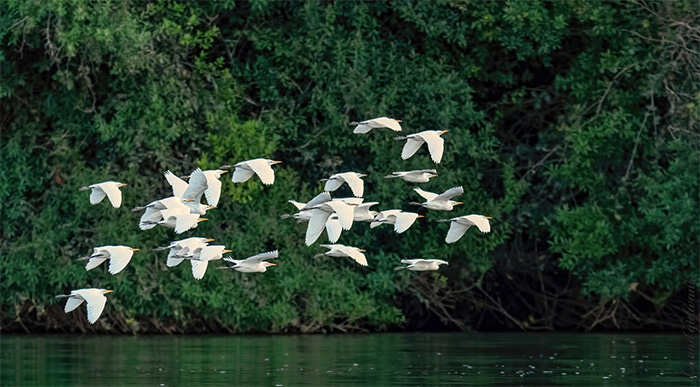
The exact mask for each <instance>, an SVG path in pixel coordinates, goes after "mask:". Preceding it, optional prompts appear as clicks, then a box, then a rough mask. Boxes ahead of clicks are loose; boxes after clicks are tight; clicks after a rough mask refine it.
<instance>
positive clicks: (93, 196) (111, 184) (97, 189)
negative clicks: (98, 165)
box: [80, 181, 126, 208]
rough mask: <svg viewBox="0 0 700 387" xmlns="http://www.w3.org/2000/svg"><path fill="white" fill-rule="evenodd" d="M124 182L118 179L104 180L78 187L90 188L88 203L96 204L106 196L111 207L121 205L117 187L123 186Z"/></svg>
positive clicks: (85, 189) (84, 189)
mask: <svg viewBox="0 0 700 387" xmlns="http://www.w3.org/2000/svg"><path fill="white" fill-rule="evenodd" d="M124 186H126V184H124V183H120V182H118V181H105V182H104V183H99V184H93V185H89V186H87V187H82V188H80V190H81V191H87V190H89V189H92V192H91V193H90V204H97V203H99V202H101V201H102V199H104V198H105V196H107V198H108V199H109V202H110V203H112V207H114V208H119V207H121V205H122V191H120V190H119V187H124Z"/></svg>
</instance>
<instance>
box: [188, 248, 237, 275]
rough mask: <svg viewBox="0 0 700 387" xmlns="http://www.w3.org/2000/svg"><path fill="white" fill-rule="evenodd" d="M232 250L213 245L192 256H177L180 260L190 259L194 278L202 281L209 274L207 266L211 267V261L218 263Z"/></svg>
mask: <svg viewBox="0 0 700 387" xmlns="http://www.w3.org/2000/svg"><path fill="white" fill-rule="evenodd" d="M230 252H231V250H226V246H223V245H211V246H204V247H202V248H201V249H199V250H198V251H195V252H194V254H192V255H191V256H186V257H182V256H177V257H178V258H185V259H189V260H190V262H191V263H192V276H193V277H194V278H196V279H198V280H199V279H202V278H203V277H204V274H205V273H206V272H207V266H209V261H217V260H219V259H221V258H222V257H223V255H224V254H226V253H230Z"/></svg>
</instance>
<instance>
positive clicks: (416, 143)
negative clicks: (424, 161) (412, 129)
mask: <svg viewBox="0 0 700 387" xmlns="http://www.w3.org/2000/svg"><path fill="white" fill-rule="evenodd" d="M423 142H424V141H423V139H422V138H420V137H409V138H407V139H406V145H404V146H403V151H401V158H402V159H404V160H406V159H408V158H409V157H411V156H413V155H414V154H416V152H417V151H418V149H420V147H421V145H423Z"/></svg>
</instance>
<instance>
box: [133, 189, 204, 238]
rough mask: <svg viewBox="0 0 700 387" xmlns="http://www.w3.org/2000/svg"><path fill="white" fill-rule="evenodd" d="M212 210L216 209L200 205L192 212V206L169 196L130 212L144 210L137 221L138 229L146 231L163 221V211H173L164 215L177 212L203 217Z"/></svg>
mask: <svg viewBox="0 0 700 387" xmlns="http://www.w3.org/2000/svg"><path fill="white" fill-rule="evenodd" d="M212 208H216V207H212V206H205V205H203V204H200V205H199V209H198V210H194V209H193V207H192V206H190V205H187V204H186V203H184V202H183V201H182V200H181V199H180V198H178V197H175V196H171V197H169V198H165V199H160V200H156V201H153V202H151V203H149V204H147V205H145V206H142V207H135V208H134V209H133V210H132V211H134V212H136V211H140V210H143V209H146V211H145V212H144V213H143V215H141V219H140V221H139V228H140V229H141V230H148V229H151V228H153V227H155V226H156V225H157V224H158V222H160V221H162V220H163V211H165V210H173V211H171V212H169V213H166V214H172V213H173V212H177V213H191V214H194V215H204V214H206V212H207V210H210V209H212ZM166 227H167V226H166Z"/></svg>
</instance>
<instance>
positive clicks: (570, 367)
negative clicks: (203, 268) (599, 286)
mask: <svg viewBox="0 0 700 387" xmlns="http://www.w3.org/2000/svg"><path fill="white" fill-rule="evenodd" d="M687 345H688V342H687V340H685V338H684V337H683V336H682V335H681V334H678V335H617V334H607V335H601V334H530V333H520V334H510V333H509V334H501V333H499V334H493V333H490V334H470V333H459V334H455V333H450V334H423V333H415V334H368V335H308V336H138V337H124V336H8V335H3V336H2V338H1V339H0V350H1V353H0V384H2V385H3V386H11V385H19V386H28V385H41V386H44V385H47V386H48V385H57V386H64V385H72V386H77V385H91V386H108V385H161V386H173V385H193V386H206V385H236V386H257V385H266V386H285V385H314V386H337V385H365V386H391V385H393V386H406V385H415V386H418V385H420V386H435V385H452V386H519V385H523V386H525V385H527V386H565V385H568V386H571V385H575V386H598V385H609V386H631V385H647V386H661V385H673V386H683V385H689V386H692V385H697V382H698V379H697V378H696V379H689V378H687V377H684V376H682V374H681V372H680V371H681V368H682V367H683V365H684V363H685V362H686V361H687V359H686V357H687V353H688V352H687Z"/></svg>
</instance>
